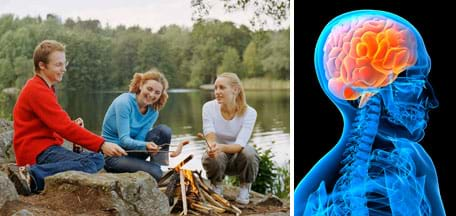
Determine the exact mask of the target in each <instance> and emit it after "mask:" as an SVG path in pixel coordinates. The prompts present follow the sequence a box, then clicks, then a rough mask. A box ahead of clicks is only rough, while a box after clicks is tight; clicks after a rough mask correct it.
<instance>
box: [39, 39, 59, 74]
mask: <svg viewBox="0 0 456 216" xmlns="http://www.w3.org/2000/svg"><path fill="white" fill-rule="evenodd" d="M55 51H61V52H65V46H64V45H63V44H62V43H60V42H58V41H55V40H44V41H41V43H39V44H38V46H36V47H35V51H33V63H34V65H35V72H37V71H39V70H40V66H39V63H40V62H43V63H45V64H48V63H49V55H50V54H51V53H52V52H55Z"/></svg>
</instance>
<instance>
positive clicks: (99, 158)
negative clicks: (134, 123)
mask: <svg viewBox="0 0 456 216" xmlns="http://www.w3.org/2000/svg"><path fill="white" fill-rule="evenodd" d="M36 162H37V163H36V164H35V165H32V166H31V167H30V174H31V176H32V179H33V181H32V185H31V189H32V192H39V191H42V190H43V189H44V178H45V177H48V176H51V175H54V174H57V173H60V172H65V171H69V170H75V171H82V172H87V173H96V172H98V171H99V170H101V169H102V168H103V165H104V160H103V155H102V154H100V153H93V152H82V153H80V154H78V153H75V152H73V151H70V150H68V149H66V148H64V147H62V146H58V145H55V146H51V147H49V148H47V149H46V150H44V151H43V152H42V153H41V154H39V155H38V157H37V158H36Z"/></svg>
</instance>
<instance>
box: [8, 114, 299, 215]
mask: <svg viewBox="0 0 456 216" xmlns="http://www.w3.org/2000/svg"><path fill="white" fill-rule="evenodd" d="M12 134H13V129H12V122H11V121H6V120H3V119H0V216H3V215H5V216H10V215H15V216H19V215H24V216H25V215H36V216H40V215H46V216H54V215H58V216H61V215H79V216H85V215H87V216H89V215H90V216H92V215H94V216H101V215H128V216H130V215H154V216H155V215H169V214H168V213H169V209H170V207H169V204H168V200H167V198H166V195H164V194H163V193H162V192H160V191H159V189H158V187H157V183H156V181H155V180H153V178H152V177H150V175H148V174H146V173H144V172H136V173H121V174H111V173H97V174H93V175H91V174H86V173H81V172H75V171H69V172H64V173H59V174H57V175H54V176H51V177H48V178H46V188H45V190H44V192H42V193H41V194H37V195H32V196H21V195H18V194H17V192H16V190H15V188H14V185H13V184H12V182H11V181H10V180H9V179H8V177H7V176H8V170H7V169H6V164H7V163H14V159H15V156H14V151H13V149H12ZM238 192H239V188H238V187H233V186H226V187H225V190H224V194H223V195H224V198H225V199H227V200H229V201H230V202H231V203H232V204H235V201H234V200H235V198H236V195H237V193H238ZM250 197H251V202H250V204H249V205H245V206H241V205H238V204H235V205H236V206H237V207H239V208H240V209H241V210H242V215H268V216H282V215H290V203H289V201H288V200H281V199H278V198H276V197H274V196H271V195H263V194H259V193H256V192H251V194H250ZM180 213H181V211H179V209H178V208H175V211H173V212H171V215H179V214H180ZM224 215H232V214H224Z"/></svg>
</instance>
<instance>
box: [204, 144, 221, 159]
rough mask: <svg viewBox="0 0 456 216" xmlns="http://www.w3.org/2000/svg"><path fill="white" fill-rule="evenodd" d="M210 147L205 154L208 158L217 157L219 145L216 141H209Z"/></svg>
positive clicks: (219, 149)
mask: <svg viewBox="0 0 456 216" xmlns="http://www.w3.org/2000/svg"><path fill="white" fill-rule="evenodd" d="M209 146H210V148H209V149H208V150H207V155H208V156H209V157H210V158H215V157H217V154H218V152H220V151H221V148H220V147H221V146H220V145H219V144H217V143H211V144H209Z"/></svg>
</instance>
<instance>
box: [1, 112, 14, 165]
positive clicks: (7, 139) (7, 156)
mask: <svg viewBox="0 0 456 216" xmlns="http://www.w3.org/2000/svg"><path fill="white" fill-rule="evenodd" d="M13 132H14V131H13V122H11V121H7V120H4V119H0V163H14V162H16V156H15V154H14V149H13Z"/></svg>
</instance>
